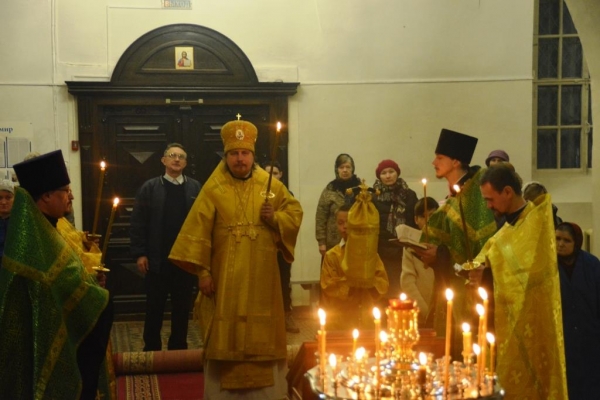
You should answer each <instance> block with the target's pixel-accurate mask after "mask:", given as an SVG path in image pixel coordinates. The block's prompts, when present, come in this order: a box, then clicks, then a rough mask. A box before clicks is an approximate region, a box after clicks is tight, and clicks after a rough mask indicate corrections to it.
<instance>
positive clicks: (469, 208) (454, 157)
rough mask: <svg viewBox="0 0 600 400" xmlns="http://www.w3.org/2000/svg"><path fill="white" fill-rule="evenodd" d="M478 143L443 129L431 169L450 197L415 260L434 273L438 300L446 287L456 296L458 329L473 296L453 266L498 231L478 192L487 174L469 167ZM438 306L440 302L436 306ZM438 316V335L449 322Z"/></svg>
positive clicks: (457, 342)
mask: <svg viewBox="0 0 600 400" xmlns="http://www.w3.org/2000/svg"><path fill="white" fill-rule="evenodd" d="M477 141H478V139H477V138H475V137H473V136H469V135H465V134H463V133H459V132H455V131H452V130H449V129H442V131H441V133H440V136H439V140H438V144H437V147H436V149H435V158H434V160H433V162H432V164H433V166H434V169H435V176H436V178H438V179H445V180H446V182H447V183H448V188H449V195H448V197H447V198H446V201H445V203H444V204H443V205H442V206H441V207H440V208H439V210H438V211H437V212H435V213H434V214H433V215H432V216H431V218H429V221H428V224H427V229H428V234H429V243H427V244H426V245H427V250H422V249H419V248H416V247H415V248H414V251H415V253H416V254H417V256H418V257H419V258H420V259H421V260H422V261H423V262H424V263H425V264H427V265H429V266H431V267H433V268H434V270H435V274H436V276H435V279H436V289H437V290H436V295H437V296H438V298H443V293H442V290H443V289H444V288H446V287H450V288H452V290H453V291H454V294H455V299H456V300H455V304H454V316H455V318H454V327H455V328H459V327H460V324H461V323H462V322H465V321H470V319H471V318H472V317H473V312H472V305H473V303H472V297H473V294H472V293H468V290H467V287H466V286H465V279H464V278H460V277H457V276H456V275H455V271H454V268H453V267H454V265H455V264H458V265H462V264H463V263H465V262H466V261H468V258H469V255H475V254H478V253H479V251H480V250H481V248H482V247H483V245H484V244H485V243H486V241H487V240H488V239H489V238H490V237H491V236H492V235H493V234H494V233H495V232H496V223H495V221H494V215H493V214H492V212H491V211H490V210H488V209H487V207H486V204H485V201H484V200H483V197H482V195H481V192H480V191H479V178H480V177H481V175H482V173H483V170H482V169H481V168H480V167H479V166H469V164H470V162H471V159H472V158H473V153H474V152H475V147H476V146H477ZM454 185H457V186H458V187H459V189H460V194H458V195H457V193H456V191H455V190H454V188H453V186H454ZM458 196H460V201H459V198H458ZM461 203H462V209H463V213H462V215H461V212H460V206H461ZM440 303H441V302H438V305H440ZM437 311H438V312H437V313H436V314H439V315H436V321H435V325H436V330H437V332H438V333H439V334H443V332H444V329H442V326H443V325H442V326H440V323H441V324H443V321H444V320H445V316H444V310H443V308H439V307H438V310H437ZM460 334H461V332H460V329H456V330H455V331H454V332H453V335H454V338H455V342H454V344H453V346H452V349H453V352H452V355H453V359H454V360H460V359H461V354H460V337H461V335H460Z"/></svg>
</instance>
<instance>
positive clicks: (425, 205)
mask: <svg viewBox="0 0 600 400" xmlns="http://www.w3.org/2000/svg"><path fill="white" fill-rule="evenodd" d="M421 182H423V212H424V213H425V214H424V215H425V241H426V242H429V230H428V229H427V218H428V215H427V179H425V178H423V179H422V180H421Z"/></svg>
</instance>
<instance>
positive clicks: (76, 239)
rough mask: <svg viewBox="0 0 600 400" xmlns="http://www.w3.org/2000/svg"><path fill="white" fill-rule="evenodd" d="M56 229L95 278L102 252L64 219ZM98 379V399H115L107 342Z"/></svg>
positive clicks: (113, 376) (114, 385) (113, 378)
mask: <svg viewBox="0 0 600 400" xmlns="http://www.w3.org/2000/svg"><path fill="white" fill-rule="evenodd" d="M56 229H57V230H58V233H59V234H60V235H61V236H62V238H63V239H64V240H65V242H67V244H68V245H69V246H70V247H71V249H72V250H73V251H74V252H75V254H77V256H79V258H80V259H81V261H82V263H83V267H84V268H85V270H86V271H87V273H88V274H90V275H91V276H96V271H94V269H93V267H97V266H99V265H100V264H101V258H102V252H101V251H100V248H99V247H98V246H97V245H96V243H94V242H91V241H88V240H87V237H86V234H85V233H84V232H81V231H78V230H77V229H76V228H75V227H74V226H73V225H72V224H71V223H70V222H69V221H68V220H67V219H66V218H60V219H59V220H58V222H57V223H56ZM101 368H102V369H101V371H100V377H99V379H98V391H99V392H100V398H101V399H104V400H110V399H116V398H117V382H116V378H115V372H114V368H113V363H112V350H111V345H110V342H109V345H108V348H107V349H106V357H105V360H104V363H103V364H102V367H101Z"/></svg>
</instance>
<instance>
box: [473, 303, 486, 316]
mask: <svg viewBox="0 0 600 400" xmlns="http://www.w3.org/2000/svg"><path fill="white" fill-rule="evenodd" d="M475 310H477V315H479V316H480V317H483V313H484V312H485V311H484V309H483V306H482V305H481V304H477V305H476V306H475Z"/></svg>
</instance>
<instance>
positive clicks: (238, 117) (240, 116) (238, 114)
mask: <svg viewBox="0 0 600 400" xmlns="http://www.w3.org/2000/svg"><path fill="white" fill-rule="evenodd" d="M236 117H237V119H238V121H239V120H240V118H242V114H240V113H237V115H236Z"/></svg>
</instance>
